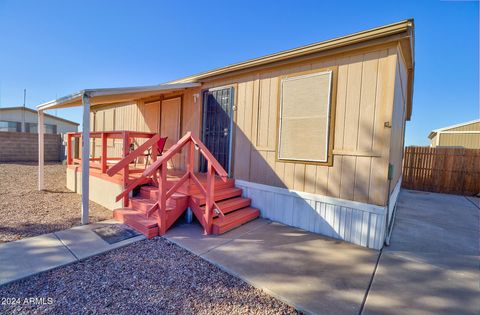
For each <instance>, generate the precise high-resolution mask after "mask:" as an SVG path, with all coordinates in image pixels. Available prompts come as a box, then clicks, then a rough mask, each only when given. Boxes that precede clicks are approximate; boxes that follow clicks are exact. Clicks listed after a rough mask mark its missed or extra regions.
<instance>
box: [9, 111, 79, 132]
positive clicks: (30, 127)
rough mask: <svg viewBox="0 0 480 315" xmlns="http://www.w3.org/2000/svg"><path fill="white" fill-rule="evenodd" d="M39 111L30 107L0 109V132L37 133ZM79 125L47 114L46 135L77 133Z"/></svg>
mask: <svg viewBox="0 0 480 315" xmlns="http://www.w3.org/2000/svg"><path fill="white" fill-rule="evenodd" d="M37 123H38V115H37V111H36V110H34V109H30V108H28V107H22V106H18V107H0V132H2V131H9V132H27V133H37ZM78 125H79V124H78V123H76V122H74V121H70V120H66V119H64V118H61V117H57V116H53V115H49V114H45V133H47V134H65V133H67V132H76V131H77V130H78Z"/></svg>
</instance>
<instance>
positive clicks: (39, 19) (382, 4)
mask: <svg viewBox="0 0 480 315" xmlns="http://www.w3.org/2000/svg"><path fill="white" fill-rule="evenodd" d="M478 11H479V7H478V2H476V1H433V0H432V1H428V0H423V1H301V0H297V1H272V2H267V1H258V0H257V1H245V0H243V1H195V2H194V1H192V2H184V1H76V2H73V1H48V0H45V1H22V0H14V1H6V0H0V106H2V107H7V106H16V105H20V104H22V102H23V89H24V88H26V89H27V106H28V107H32V108H34V107H35V106H36V105H38V104H40V103H42V102H45V101H49V100H51V99H54V98H56V97H57V96H58V97H60V96H64V95H67V94H70V93H73V92H76V91H78V90H81V89H84V88H96V87H117V86H134V85H150V84H158V83H162V82H165V81H169V80H172V79H175V78H179V77H182V76H186V75H190V74H194V73H197V72H201V71H205V70H209V69H212V68H216V67H220V66H224V65H227V64H231V63H234V62H239V61H243V60H246V59H249V58H253V57H258V56H262V55H265V54H269V53H273V52H277V51H280V50H284V49H289V48H294V47H297V46H301V45H305V44H309V43H313V42H317V41H322V40H326V39H330V38H333V37H337V36H341V35H346V34H349V33H353V32H358V31H361V30H365V29H369V28H373V27H377V26H381V25H384V24H388V23H392V22H396V21H399V20H403V19H406V18H411V17H413V18H414V19H415V27H416V29H415V35H416V39H415V40H416V46H415V48H416V54H415V58H416V69H415V71H416V73H415V92H414V101H413V116H412V120H411V121H410V122H408V123H407V134H406V144H407V145H409V144H417V145H426V144H427V143H428V141H427V135H428V133H429V131H430V130H432V129H435V128H439V127H444V126H446V125H450V124H456V123H459V122H463V121H467V120H472V119H476V118H478V117H479V50H478V45H479V42H478V37H479V33H478V30H479V26H478ZM51 113H53V114H55V112H51ZM56 114H58V115H60V116H62V117H65V118H67V119H71V120H74V121H77V122H79V121H80V120H81V112H80V110H79V109H78V108H76V109H63V110H58V112H57V113H56Z"/></svg>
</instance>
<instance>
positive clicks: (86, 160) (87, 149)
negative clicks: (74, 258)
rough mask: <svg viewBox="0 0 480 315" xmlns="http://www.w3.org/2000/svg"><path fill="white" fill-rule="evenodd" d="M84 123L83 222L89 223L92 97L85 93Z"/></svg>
mask: <svg viewBox="0 0 480 315" xmlns="http://www.w3.org/2000/svg"><path fill="white" fill-rule="evenodd" d="M82 103H83V124H82V224H88V210H89V209H88V201H89V192H90V191H89V189H90V187H89V180H90V97H89V95H88V94H86V93H84V94H83V96H82Z"/></svg>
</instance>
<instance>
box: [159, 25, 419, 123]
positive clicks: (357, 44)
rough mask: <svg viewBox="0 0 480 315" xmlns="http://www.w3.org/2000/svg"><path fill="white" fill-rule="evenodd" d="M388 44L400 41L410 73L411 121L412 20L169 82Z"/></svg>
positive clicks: (409, 104) (409, 109)
mask: <svg viewBox="0 0 480 315" xmlns="http://www.w3.org/2000/svg"><path fill="white" fill-rule="evenodd" d="M385 43H398V44H399V46H400V49H401V50H402V55H403V57H404V60H405V63H406V68H407V72H408V73H407V74H408V84H407V111H406V119H407V120H410V117H411V114H412V100H413V77H414V68H415V57H414V56H415V49H414V48H415V41H414V23H413V19H408V20H404V21H401V22H397V23H393V24H389V25H385V26H381V27H378V28H374V29H370V30H366V31H362V32H358V33H354V34H351V35H347V36H342V37H338V38H334V39H331V40H327V41H323V42H319V43H315V44H311V45H307V46H302V47H298V48H294V49H290V50H285V51H282V52H278V53H274V54H270V55H266V56H263V57H259V58H254V59H250V60H247V61H244V62H240V63H235V64H232V65H229V66H226V67H222V68H218V69H214V70H211V71H207V72H202V73H199V74H196V75H192V76H189V77H185V78H182V79H178V80H175V81H170V82H168V83H184V82H203V81H208V80H213V79H218V78H224V77H230V76H233V75H237V74H242V73H247V72H250V71H255V70H258V69H264V68H270V67H275V66H277V65H282V64H288V63H294V62H298V61H303V60H308V59H313V58H317V57H320V56H327V55H333V54H336V53H343V52H345V51H349V50H352V51H353V50H356V49H361V48H365V47H370V46H374V45H381V44H385Z"/></svg>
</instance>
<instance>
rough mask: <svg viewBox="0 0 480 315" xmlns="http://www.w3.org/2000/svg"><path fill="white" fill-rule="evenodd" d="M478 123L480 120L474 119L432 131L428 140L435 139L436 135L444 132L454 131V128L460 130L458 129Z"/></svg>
mask: <svg viewBox="0 0 480 315" xmlns="http://www.w3.org/2000/svg"><path fill="white" fill-rule="evenodd" d="M478 122H480V119H474V120H470V121H467V122H463V123H460V124H455V125H451V126H447V127H443V128H438V129H434V130H432V131H430V134H429V135H428V138H429V139H432V138H433V137H435V135H436V134H437V133H442V132H443V131H447V130H449V129H453V128H458V127H463V126H467V125H471V124H476V123H478ZM465 133H469V131H465Z"/></svg>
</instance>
